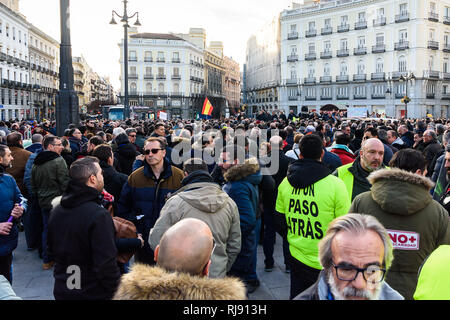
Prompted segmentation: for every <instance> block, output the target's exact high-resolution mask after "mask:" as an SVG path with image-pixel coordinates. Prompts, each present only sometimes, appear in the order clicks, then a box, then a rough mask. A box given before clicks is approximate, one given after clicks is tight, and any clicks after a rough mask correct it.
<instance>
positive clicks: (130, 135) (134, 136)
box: [128, 134, 136, 138]
mask: <svg viewBox="0 0 450 320" xmlns="http://www.w3.org/2000/svg"><path fill="white" fill-rule="evenodd" d="M128 136H129V137H132V138H136V135H135V134H129V135H128Z"/></svg>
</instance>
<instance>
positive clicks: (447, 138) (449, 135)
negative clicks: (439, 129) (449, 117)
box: [442, 131, 450, 143]
mask: <svg viewBox="0 0 450 320" xmlns="http://www.w3.org/2000/svg"><path fill="white" fill-rule="evenodd" d="M442 142H443V143H448V142H450V131H447V132H446V133H444V135H443V136H442Z"/></svg>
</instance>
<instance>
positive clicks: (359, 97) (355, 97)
mask: <svg viewBox="0 0 450 320" xmlns="http://www.w3.org/2000/svg"><path fill="white" fill-rule="evenodd" d="M353 99H354V100H362V99H367V95H366V94H356V93H355V94H354V95H353Z"/></svg>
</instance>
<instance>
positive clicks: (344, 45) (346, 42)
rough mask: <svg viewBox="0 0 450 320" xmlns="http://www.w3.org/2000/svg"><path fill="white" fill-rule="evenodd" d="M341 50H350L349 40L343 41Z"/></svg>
mask: <svg viewBox="0 0 450 320" xmlns="http://www.w3.org/2000/svg"><path fill="white" fill-rule="evenodd" d="M340 43H341V50H347V49H348V41H347V39H341V42H340Z"/></svg>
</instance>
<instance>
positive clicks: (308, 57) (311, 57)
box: [305, 52, 316, 61]
mask: <svg viewBox="0 0 450 320" xmlns="http://www.w3.org/2000/svg"><path fill="white" fill-rule="evenodd" d="M305 60H307V61H309V60H316V53H315V52H309V53H305Z"/></svg>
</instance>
